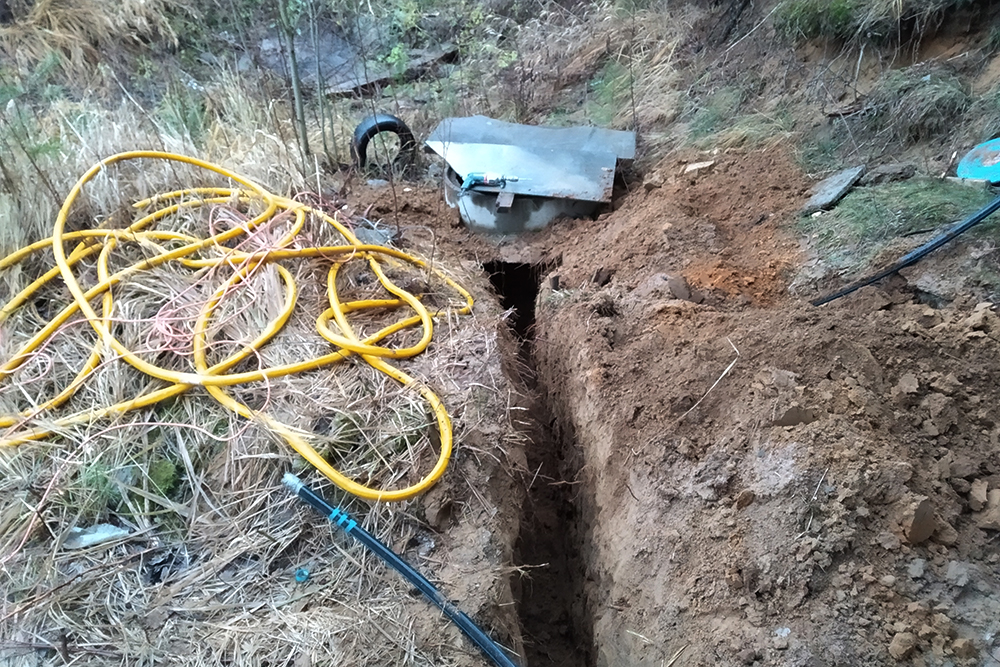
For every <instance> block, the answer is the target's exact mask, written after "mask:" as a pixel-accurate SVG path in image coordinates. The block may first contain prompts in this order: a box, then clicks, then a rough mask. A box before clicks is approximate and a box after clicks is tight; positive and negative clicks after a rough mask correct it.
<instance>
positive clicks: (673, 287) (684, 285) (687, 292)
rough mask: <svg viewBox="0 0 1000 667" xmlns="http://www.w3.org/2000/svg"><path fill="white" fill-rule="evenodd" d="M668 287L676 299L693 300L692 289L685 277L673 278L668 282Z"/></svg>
mask: <svg viewBox="0 0 1000 667" xmlns="http://www.w3.org/2000/svg"><path fill="white" fill-rule="evenodd" d="M667 287H668V288H669V289H670V293H671V294H673V295H674V298H676V299H681V300H683V301H690V300H691V288H690V287H689V286H688V281H687V280H685V279H684V276H671V277H670V278H669V279H668V280H667Z"/></svg>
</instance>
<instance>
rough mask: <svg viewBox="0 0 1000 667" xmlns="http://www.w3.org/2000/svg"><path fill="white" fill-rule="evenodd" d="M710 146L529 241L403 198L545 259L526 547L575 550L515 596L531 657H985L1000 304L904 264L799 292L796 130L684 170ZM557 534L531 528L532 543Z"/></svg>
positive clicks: (488, 243)
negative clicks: (999, 310)
mask: <svg viewBox="0 0 1000 667" xmlns="http://www.w3.org/2000/svg"><path fill="white" fill-rule="evenodd" d="M704 159H705V156H704V155H698V154H683V153H677V154H673V155H671V156H670V157H669V158H667V159H665V160H664V161H663V162H662V163H661V164H660V165H659V167H658V169H659V171H660V172H661V174H662V175H663V179H662V181H663V185H662V186H660V187H653V188H649V189H647V188H643V187H641V186H633V187H632V191H631V192H628V193H626V194H625V195H624V196H623V197H622V198H621V200H620V201H619V204H618V206H617V210H614V211H613V212H609V213H607V214H605V215H603V216H601V217H600V219H598V220H593V221H589V220H588V221H583V220H561V221H559V222H558V223H556V224H554V225H552V226H551V227H550V228H549V229H548V230H546V231H544V232H542V233H539V234H536V235H533V236H527V237H521V238H518V239H504V240H497V239H493V240H491V239H484V238H481V237H475V236H472V235H469V234H468V233H467V232H466V231H465V230H464V229H461V228H458V227H456V226H455V225H454V224H453V222H452V221H453V219H454V216H453V212H449V211H448V210H447V209H445V208H443V205H441V204H438V203H437V201H438V200H437V199H436V197H437V195H436V193H433V192H430V191H427V192H422V191H411V192H410V193H407V194H406V195H405V198H406V200H405V201H404V202H403V203H402V206H401V210H402V213H401V216H402V220H401V224H407V223H408V222H414V223H415V222H416V221H417V219H420V220H422V221H423V224H428V225H433V231H434V232H435V234H436V235H437V237H438V239H439V240H438V243H439V244H440V245H441V247H442V248H443V249H444V252H446V253H450V252H455V253H457V254H459V255H461V256H464V257H466V258H468V260H469V261H477V262H480V263H486V262H493V264H491V265H490V266H491V267H492V268H491V270H492V271H494V272H496V271H497V270H499V269H498V268H497V267H503V266H506V267H508V270H511V271H512V270H513V269H512V267H516V266H519V265H528V266H533V267H535V268H536V272H535V278H536V283H535V284H534V285H530V284H525V282H524V281H523V280H519V281H517V282H515V281H514V280H513V279H511V280H508V281H507V282H508V284H507V285H506V291H505V292H504V293H503V294H502V297H503V298H504V299H505V304H504V305H505V306H508V305H511V304H513V305H515V306H517V305H519V306H520V309H521V312H519V314H518V315H519V316H523V314H524V312H526V309H527V311H531V307H532V306H533V307H534V308H533V312H529V315H530V316H531V317H533V318H534V321H533V325H532V326H531V327H530V329H529V330H528V331H527V335H526V340H525V346H526V347H527V348H528V351H529V352H530V360H531V362H532V363H533V365H534V369H535V371H534V373H531V372H528V373H527V374H524V373H522V376H521V377H522V379H523V378H525V377H527V384H529V385H533V386H534V387H535V393H536V397H537V402H536V405H535V407H534V418H535V420H536V421H537V422H538V423H540V424H541V426H542V427H544V428H542V429H541V430H540V431H539V432H540V433H541V434H542V436H541V437H539V439H538V440H536V441H535V442H533V443H532V444H531V445H530V446H529V454H528V462H529V465H528V469H529V470H528V475H527V476H526V477H525V480H524V483H525V484H526V485H529V491H528V494H529V495H528V501H527V505H526V507H527V510H526V512H525V517H526V518H525V524H526V525H529V526H530V525H533V524H532V521H535V522H536V524H534V525H540V526H543V527H545V528H546V530H547V531H548V532H549V533H555V534H556V535H557V536H558V538H557V539H555V540H554V541H555V542H559V543H561V544H562V545H563V547H562V548H560V547H559V546H558V545H552V548H553V549H554V550H555V551H554V552H550V555H551V553H559V554H561V559H550V560H551V562H549V561H546V562H545V563H543V562H541V561H531V560H527V559H526V560H524V561H522V563H521V565H523V566H540V565H543V564H544V565H546V566H547V567H548V568H549V569H557V570H558V572H559V574H558V576H555V577H549V578H548V579H546V578H545V577H544V576H543V575H542V574H541V573H540V572H535V573H533V574H530V578H531V580H532V581H533V582H534V589H537V587H538V582H540V581H544V582H546V585H548V586H550V587H552V588H551V589H550V590H549V592H548V594H547V595H539V594H537V593H535V594H533V596H531V597H522V605H524V604H525V603H526V602H529V601H530V603H531V604H535V605H541V608H542V609H543V610H544V611H545V613H544V614H537V613H535V614H532V612H531V610H526V609H522V611H521V618H522V623H524V626H523V628H522V631H523V635H524V639H525V643H526V650H527V651H528V653H527V655H528V657H529V661H528V664H531V665H535V664H538V665H545V664H557V665H570V664H586V665H597V666H600V667H611V666H619V665H621V666H625V665H633V666H634V665H639V666H646V665H648V666H650V667H653V666H654V665H655V666H659V665H663V664H670V663H669V661H670V660H671V659H672V658H673V657H674V656H675V654H677V653H678V652H680V656H679V657H678V658H677V660H678V661H677V662H676V663H674V664H683V665H715V664H747V665H753V664H759V665H817V666H818V665H840V664H856V665H884V664H892V663H895V662H896V661H897V660H898V661H900V664H914V665H944V664H962V665H972V664H984V665H985V664H995V663H993V662H991V661H992V660H993V659H1000V647H998V646H997V645H996V642H997V639H996V638H997V635H998V634H1000V616H998V615H997V613H996V609H998V608H1000V549H998V537H1000V516H998V514H997V513H998V512H1000V491H997V490H998V489H1000V447H998V439H1000V422H998V421H997V413H996V409H995V406H996V405H997V403H998V401H1000V391H998V387H997V385H996V382H995V379H994V378H995V377H996V375H997V373H998V372H1000V355H998V352H1000V318H998V316H997V315H996V313H995V309H994V307H993V306H992V305H991V304H989V303H980V302H978V301H977V299H976V298H973V297H970V296H966V297H960V298H956V299H953V300H951V301H947V302H946V304H945V305H943V306H942V307H939V308H932V307H931V306H928V305H925V304H924V303H922V302H921V298H922V293H921V291H920V290H915V289H913V288H910V287H909V286H908V285H907V283H906V280H905V279H899V280H897V281H895V282H890V284H889V285H884V286H881V287H878V288H866V289H864V290H862V291H861V292H859V293H857V294H854V295H852V296H850V297H846V298H843V299H841V300H838V301H835V302H833V303H831V304H829V305H827V306H824V307H821V308H817V307H813V306H811V305H809V304H808V302H807V301H806V300H805V299H803V298H802V297H800V296H792V295H790V293H789V289H788V288H789V284H790V283H791V281H792V280H793V279H794V278H795V276H796V274H797V271H798V270H799V268H800V266H801V265H802V263H803V262H804V261H805V258H806V254H805V253H804V252H803V251H802V250H801V249H800V243H799V240H798V239H797V237H796V235H795V233H794V230H793V228H792V224H793V222H794V219H795V216H796V215H797V211H798V209H799V207H801V205H802V203H803V201H804V200H805V199H806V198H807V196H808V195H807V189H808V182H807V180H806V178H805V177H804V175H803V174H802V173H801V171H800V169H799V168H798V167H797V166H796V165H795V163H794V162H793V160H792V159H791V158H790V157H789V155H788V152H787V151H786V150H785V149H783V148H775V149H770V150H758V151H730V152H722V153H719V154H716V155H714V156H712V158H711V159H713V160H714V161H715V165H714V166H713V167H712V168H711V169H710V170H707V171H704V172H702V173H700V175H698V176H696V177H693V178H692V177H685V176H681V175H679V174H680V172H681V171H682V168H683V166H684V165H685V164H686V163H688V162H693V161H697V160H704ZM366 197H367V199H369V200H372V201H376V202H384V201H385V197H386V195H385V194H379V193H377V192H375V193H371V192H369V193H363V194H362V197H361V198H362V199H365V198H366ZM377 205H383V204H377ZM386 206H388V205H386ZM410 216H412V217H413V219H412V220H410ZM429 220H433V222H429ZM942 266H944V265H942ZM556 276H558V279H557V280H556V279H555V277H556ZM556 282H557V284H558V288H557V289H553V285H554V284H556ZM494 284H495V285H497V284H498V281H496V280H494ZM499 287H501V289H503V288H504V287H505V286H504V284H503V283H500V284H499ZM533 289H537V290H538V294H537V299H536V298H535V295H534V293H533V292H532V290H533ZM811 290H812V292H813V294H815V290H816V288H815V286H813V287H812V288H811ZM518 291H519V292H518ZM799 291H802V290H801V289H800V290H799ZM806 291H809V290H808V289H807V290H806ZM532 301H534V303H532ZM532 450H534V451H535V452H536V453H535V454H534V455H533V454H532V453H531V451H532ZM541 450H544V452H547V454H544V455H543V454H539V453H538V452H539V451H541ZM535 515H544V516H541V518H539V516H535ZM539 521H540V522H541V523H538V522H539ZM546 530H543V531H541V532H539V533H531V534H529V535H527V536H526V535H525V533H524V526H522V537H521V543H522V548H521V550H520V555H521V556H522V558H524V556H525V554H526V553H529V552H530V549H526V548H525V546H524V542H525V540H534V541H536V542H540V541H545V540H548V541H553V538H551V536H547V535H546ZM560 541H561V542H560ZM539 548H540V549H542V551H543V552H544V545H543V546H542V547H539ZM540 569H541V570H544V569H545V568H540ZM556 588H557V589H558V590H555V589H556ZM522 593H523V591H522ZM557 608H558V609H557ZM532 622H533V623H534V624H535V625H534V627H532ZM560 645H561V646H562V648H560ZM991 654H996V655H991Z"/></svg>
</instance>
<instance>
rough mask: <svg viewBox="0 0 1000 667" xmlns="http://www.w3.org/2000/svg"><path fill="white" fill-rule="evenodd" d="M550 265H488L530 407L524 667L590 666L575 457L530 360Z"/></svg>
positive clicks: (514, 370)
mask: <svg viewBox="0 0 1000 667" xmlns="http://www.w3.org/2000/svg"><path fill="white" fill-rule="evenodd" d="M553 268H555V265H554V264H552V263H547V264H533V263H530V262H505V261H501V260H494V261H490V262H486V263H484V264H483V270H484V271H485V272H486V274H487V275H488V277H489V279H490V282H491V283H492V285H493V288H494V289H495V290H496V293H497V295H498V297H499V300H500V304H501V306H502V307H503V308H504V309H505V310H507V311H508V313H509V316H508V318H507V320H506V321H507V325H508V326H509V328H510V331H511V333H512V335H513V337H514V339H515V341H516V343H517V345H516V350H517V353H516V354H517V358H516V359H513V360H510V362H511V363H508V364H506V367H507V368H508V369H509V371H508V373H509V375H510V376H511V377H510V380H511V382H512V384H514V385H515V386H518V387H520V388H521V391H522V393H523V395H524V400H525V403H526V407H527V411H526V414H527V418H526V419H525V420H524V421H523V424H522V427H523V429H524V433H523V435H524V436H525V437H526V440H527V445H526V453H527V468H528V471H529V474H530V479H529V480H528V481H527V483H528V491H527V497H526V499H525V501H524V506H523V513H522V517H521V523H520V530H519V534H518V537H517V541H516V542H515V558H516V561H517V563H520V564H521V565H520V568H519V569H520V576H518V577H517V578H516V580H515V581H514V582H513V587H514V589H515V591H519V593H520V594H519V595H518V598H519V600H518V616H519V620H520V623H521V632H522V636H523V638H524V649H525V659H526V664H527V665H532V666H534V665H539V666H542V665H552V666H555V667H577V666H579V667H590V666H592V665H593V664H594V660H593V651H592V643H593V636H592V628H591V621H590V619H589V617H588V614H587V609H586V606H585V605H584V603H583V600H584V595H583V591H584V581H583V576H584V572H585V571H586V565H585V563H584V562H583V560H582V554H583V551H584V549H583V544H582V539H584V536H583V534H582V533H581V531H580V530H579V529H578V527H579V521H578V509H577V499H578V495H579V493H581V492H585V491H583V490H581V489H579V488H578V487H577V485H576V484H575V483H574V482H573V481H572V480H573V479H574V478H575V477H576V474H577V472H578V470H577V466H578V465H579V460H578V457H576V456H574V455H573V453H572V451H571V448H569V447H567V446H566V443H565V442H564V441H563V440H561V439H560V438H559V437H558V433H559V429H558V427H557V425H556V424H554V423H553V421H552V415H551V411H550V410H549V409H548V407H547V405H546V404H545V402H544V400H543V395H542V393H540V392H539V391H538V378H537V375H536V372H535V363H534V359H533V354H534V352H533V346H534V331H535V299H536V297H537V296H538V290H539V281H540V280H541V278H542V276H544V275H545V274H546V273H548V272H549V271H550V270H551V269H553Z"/></svg>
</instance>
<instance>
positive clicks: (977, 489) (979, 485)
mask: <svg viewBox="0 0 1000 667" xmlns="http://www.w3.org/2000/svg"><path fill="white" fill-rule="evenodd" d="M987 487H988V484H987V483H986V480H985V479H977V480H975V481H973V482H972V488H971V489H970V490H969V509H971V510H972V511H973V512H979V511H981V510H982V509H983V508H984V507H986V490H987Z"/></svg>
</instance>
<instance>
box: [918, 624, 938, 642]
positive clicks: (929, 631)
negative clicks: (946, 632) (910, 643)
mask: <svg viewBox="0 0 1000 667" xmlns="http://www.w3.org/2000/svg"><path fill="white" fill-rule="evenodd" d="M936 634H937V630H935V629H934V628H932V627H931V626H929V625H927V624H926V623H924V624H923V625H921V626H920V629H919V630H917V636H918V637H920V638H921V639H930V638H931V637H933V636H934V635H936Z"/></svg>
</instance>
